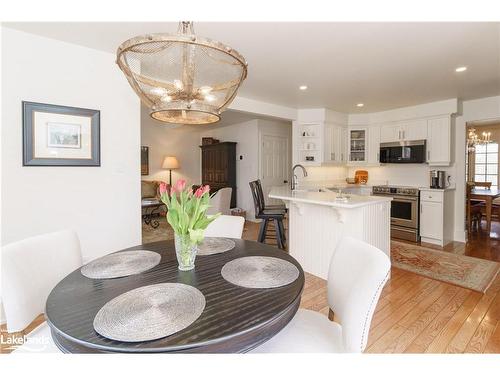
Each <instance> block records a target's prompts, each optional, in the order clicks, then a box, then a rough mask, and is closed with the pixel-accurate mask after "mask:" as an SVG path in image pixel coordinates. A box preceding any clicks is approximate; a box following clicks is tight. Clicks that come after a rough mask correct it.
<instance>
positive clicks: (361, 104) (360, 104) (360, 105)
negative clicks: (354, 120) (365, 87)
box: [356, 103, 364, 107]
mask: <svg viewBox="0 0 500 375" xmlns="http://www.w3.org/2000/svg"><path fill="white" fill-rule="evenodd" d="M363 106H364V104H363V103H358V104H356V107H363Z"/></svg>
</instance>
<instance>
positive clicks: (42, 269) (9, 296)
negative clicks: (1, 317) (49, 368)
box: [2, 230, 82, 353]
mask: <svg viewBox="0 0 500 375" xmlns="http://www.w3.org/2000/svg"><path fill="white" fill-rule="evenodd" d="M81 265H82V253H81V250H80V241H79V240H78V236H77V234H76V233H75V232H73V231H69V230H66V231H60V232H54V233H49V234H43V235H40V236H35V237H31V238H27V239H25V240H22V241H18V242H15V243H12V244H8V245H6V246H3V248H2V302H3V307H4V310H5V317H6V321H7V331H8V332H19V331H23V330H24V329H26V327H28V325H30V323H31V322H32V321H33V320H34V319H35V318H36V317H37V316H38V315H40V314H41V313H43V312H44V311H45V303H46V301H47V297H48V295H49V293H50V292H51V290H52V289H53V288H54V287H55V286H56V284H57V283H58V282H59V281H61V279H63V278H64V277H65V276H66V275H68V274H69V273H70V272H72V271H74V270H75V269H77V268H79V267H81ZM54 352H60V351H59V349H58V348H57V346H56V345H55V344H54V342H53V340H52V337H51V334H50V328H49V327H48V325H47V323H45V322H44V323H42V324H41V325H39V326H38V327H37V328H35V329H34V330H33V331H31V332H30V333H29V334H28V335H27V341H26V342H25V343H24V344H23V345H21V346H20V347H19V348H17V349H16V350H15V351H14V352H13V353H54Z"/></svg>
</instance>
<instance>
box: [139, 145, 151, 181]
mask: <svg viewBox="0 0 500 375" xmlns="http://www.w3.org/2000/svg"><path fill="white" fill-rule="evenodd" d="M148 174H149V147H147V146H141V175H142V176H147V175H148Z"/></svg>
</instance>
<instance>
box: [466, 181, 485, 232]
mask: <svg viewBox="0 0 500 375" xmlns="http://www.w3.org/2000/svg"><path fill="white" fill-rule="evenodd" d="M475 184H476V182H472V183H470V182H468V183H467V184H466V200H467V202H466V208H467V231H468V232H469V233H470V232H471V231H472V229H474V228H476V229H477V230H479V229H481V218H482V216H483V214H482V204H483V202H482V201H478V200H473V199H471V192H472V189H474V187H475Z"/></svg>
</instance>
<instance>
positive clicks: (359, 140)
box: [294, 115, 451, 166]
mask: <svg viewBox="0 0 500 375" xmlns="http://www.w3.org/2000/svg"><path fill="white" fill-rule="evenodd" d="M418 140H426V152H427V163H428V164H429V165H430V166H448V165H450V163H451V116H450V115H447V116H436V117H428V118H418V119H411V120H403V121H397V122H391V123H382V124H375V123H370V124H367V125H356V126H354V125H350V126H345V125H341V124H338V123H334V122H333V121H332V122H327V121H316V122H299V121H297V122H294V163H301V164H304V165H306V166H307V165H309V166H320V165H324V164H338V165H343V164H347V165H350V166H358V165H366V166H371V165H379V164H380V144H381V143H387V142H404V141H418Z"/></svg>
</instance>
